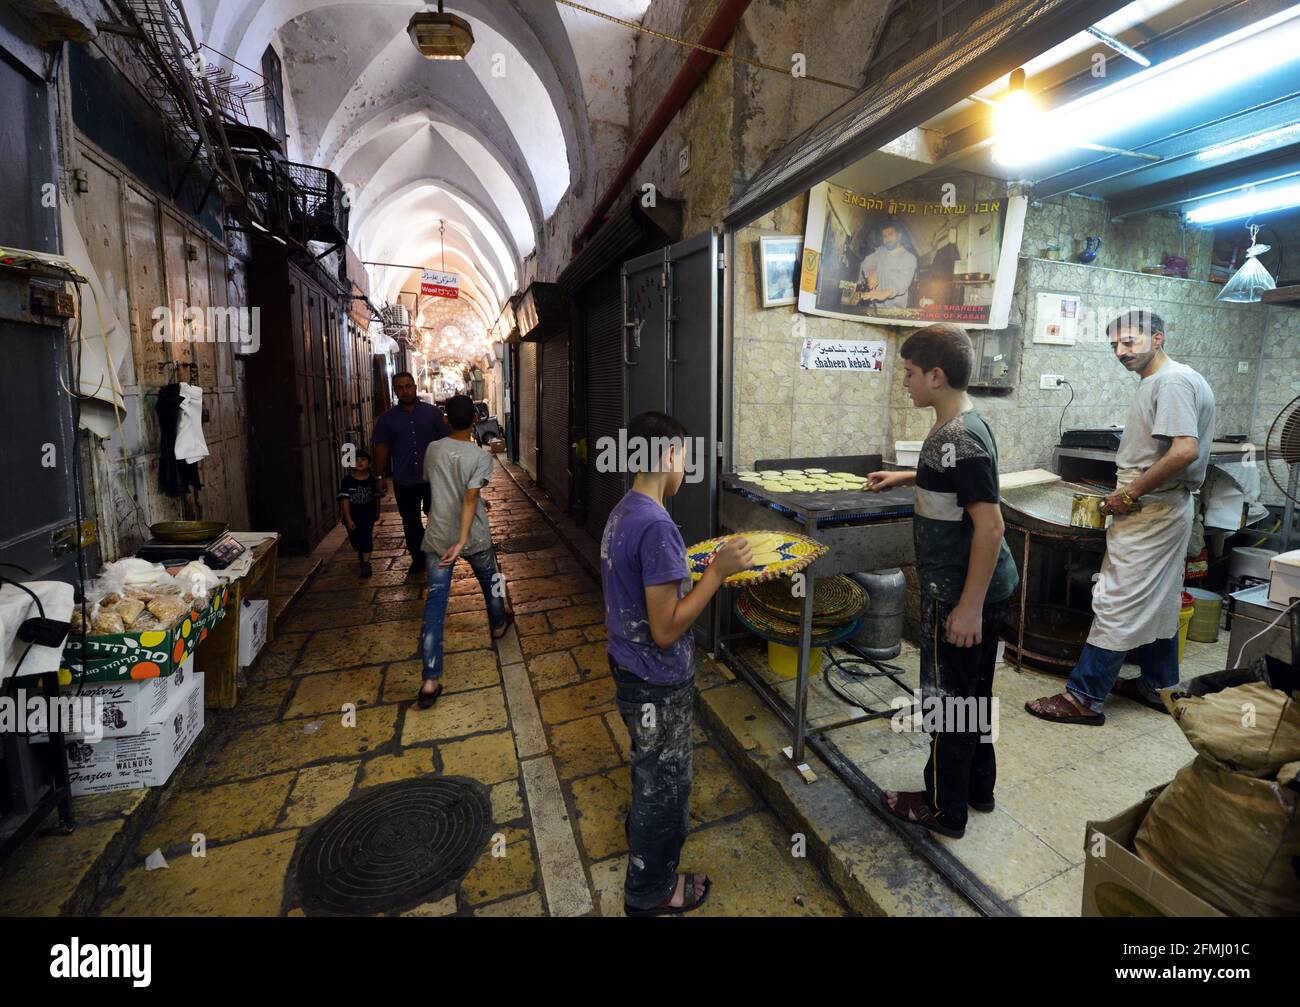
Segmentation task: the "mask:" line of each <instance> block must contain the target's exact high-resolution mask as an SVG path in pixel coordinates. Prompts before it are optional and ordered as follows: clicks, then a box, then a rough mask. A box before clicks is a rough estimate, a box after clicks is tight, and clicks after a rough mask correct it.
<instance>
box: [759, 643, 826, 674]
mask: <svg viewBox="0 0 1300 1007" xmlns="http://www.w3.org/2000/svg"><path fill="white" fill-rule="evenodd" d="M825 653H826V651H825V650H823V649H821V648H820V647H814V648H813V649H812V650H810V651H809V652H808V674H809V675H816V674H817V673H818V672H820V671H821V670H822V655H823V654H825ZM767 663H768V664H769V665H771V666H772V670H773V671H774V672H776V673H777V674H778V675H780V676H781V677H782V678H797V677H798V675H799V648H798V647H787V646H786V645H785V644H783V643H773V642H772V641H771V640H769V641H768V642H767Z"/></svg>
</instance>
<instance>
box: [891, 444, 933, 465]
mask: <svg viewBox="0 0 1300 1007" xmlns="http://www.w3.org/2000/svg"><path fill="white" fill-rule="evenodd" d="M924 443H925V441H894V460H895V461H896V462H898V464H899V465H902V466H905V467H906V468H910V469H914V468H916V463H917V462H918V461H920V459H921V445H923V444H924Z"/></svg>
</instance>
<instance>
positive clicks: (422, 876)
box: [297, 777, 492, 915]
mask: <svg viewBox="0 0 1300 1007" xmlns="http://www.w3.org/2000/svg"><path fill="white" fill-rule="evenodd" d="M491 822H492V811H491V804H490V802H489V800H488V796H487V791H486V790H485V788H484V787H483V786H482V785H481V784H478V783H475V782H474V781H472V780H462V779H452V778H444V777H427V778H421V779H417V780H402V781H400V782H398V783H390V784H387V785H385V786H382V787H377V788H375V789H374V790H372V791H369V792H367V793H365V794H363V795H362V796H360V797H356V798H353V799H352V800H350V801H347V802H346V803H345V804H343V805H341V806H340V807H339V808H338V809H336V810H335V811H334V812H333V813H332V814H330V816H329V817H328V818H326V819H325V820H324V821H323V822H321V824H320V826H319V827H318V828H317V829H316V830H315V831H314V832H313V833H312V835H311V838H310V839H308V840H307V841H306V844H305V845H303V846H301V847H300V855H299V857H298V872H297V874H298V887H299V890H300V892H301V895H302V908H303V911H304V912H306V913H308V914H328V915H373V914H375V913H382V912H388V911H390V910H394V909H407V908H410V907H412V906H416V905H419V904H420V903H422V902H427V901H429V899H430V897H432V896H433V894H434V893H435V892H437V891H438V890H439V889H441V888H444V887H446V886H447V885H448V884H449V883H452V882H458V881H460V879H461V878H463V877H464V876H465V875H466V874H467V873H468V872H469V869H470V868H471V867H472V866H473V865H474V861H475V860H476V859H478V856H479V854H480V853H481V852H482V851H483V849H484V847H485V846H486V844H487V837H488V833H489V831H490V829H491Z"/></svg>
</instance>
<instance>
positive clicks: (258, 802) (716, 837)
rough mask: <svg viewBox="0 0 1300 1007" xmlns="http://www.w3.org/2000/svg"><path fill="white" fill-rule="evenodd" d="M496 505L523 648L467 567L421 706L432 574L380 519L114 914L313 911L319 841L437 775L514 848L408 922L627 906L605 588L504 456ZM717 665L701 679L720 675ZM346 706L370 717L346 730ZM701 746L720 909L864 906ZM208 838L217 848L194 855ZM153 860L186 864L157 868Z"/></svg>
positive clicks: (482, 863)
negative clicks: (313, 857) (349, 809)
mask: <svg viewBox="0 0 1300 1007" xmlns="http://www.w3.org/2000/svg"><path fill="white" fill-rule="evenodd" d="M484 495H485V497H486V498H487V499H488V500H489V502H490V505H491V508H490V512H489V513H490V517H491V524H492V529H493V538H494V541H495V542H496V543H497V550H498V559H499V563H500V566H501V569H502V571H503V573H504V574H505V576H506V578H507V581H508V584H509V592H510V597H511V600H512V603H513V605H514V609H515V612H516V617H517V622H516V626H515V628H514V629H512V630H511V631H510V632H509V633H508V634H507V635H506V637H505V639H504V640H502V641H501V642H500V643H499V644H498V645H497V646H496V647H495V648H494V646H493V642H492V640H491V638H490V636H489V633H488V626H487V616H486V613H485V611H484V605H483V599H482V595H481V593H480V591H479V588H478V584H477V582H476V581H475V580H474V578H473V576H472V575H471V573H470V571H469V568H468V566H467V565H466V564H463V563H462V564H459V565H458V570H457V576H456V580H455V582H454V586H453V591H452V595H453V596H452V598H451V604H450V609H449V615H448V622H447V648H446V649H447V662H446V677H445V684H446V692H445V693H444V695H443V697H442V698H441V699H440V700H439V702H438V704H437V705H436V706H435V707H434V708H433V709H432V710H429V711H422V710H418V709H417V708H416V707H415V704H414V702H413V700H414V697H415V694H416V691H417V689H418V687H419V682H420V661H419V659H418V656H417V648H418V642H419V629H420V616H421V611H422V606H423V595H424V582H423V578H421V579H419V580H417V581H411V580H407V579H406V576H405V574H406V568H407V565H408V562H409V561H408V559H407V558H406V556H405V555H404V553H403V550H402V544H401V539H400V522H399V520H398V517H397V514H396V512H395V511H385V512H384V514H383V516H382V518H381V521H380V524H379V526H378V527H377V528H376V553H375V562H374V569H375V572H374V576H373V577H372V578H370V579H369V580H368V581H361V580H359V579H358V577H357V571H356V560H355V556H354V554H353V553H352V552H351V550H350V548H349V547H348V545H347V542H346V540H340V542H341V544H340V545H339V547H338V548H337V549H336V550H335V551H334V552H333V554H332V555H330V556H328V557H327V558H326V560H325V563H324V565H323V567H322V569H321V571H320V573H319V574H318V575H317V576H316V578H315V580H314V581H313V582H312V583H311V584H310V585H309V586H308V588H307V590H306V591H305V592H304V593H303V594H302V595H301V596H300V597H299V598H298V600H296V601H295V602H294V604H293V605H292V606H291V607H290V608H289V609H288V610H287V611H286V613H285V615H284V617H283V618H282V620H281V622H280V624H279V626H278V630H277V637H276V639H275V641H274V643H273V644H271V645H270V646H269V648H268V650H267V652H266V653H264V654H263V655H262V656H261V657H260V658H259V660H258V661H257V662H256V664H255V665H254V666H253V667H252V668H251V669H250V674H249V679H250V682H249V687H248V688H247V689H245V690H241V695H240V698H239V705H238V707H237V708H236V709H234V710H232V711H230V712H229V713H227V714H224V715H222V716H220V717H217V718H214V723H213V725H212V727H210V728H209V729H210V730H212V731H214V736H213V737H211V738H209V739H208V744H206V745H205V746H204V748H203V750H202V751H201V752H200V753H196V755H195V757H194V759H193V760H192V762H193V764H192V765H188V766H187V767H185V773H184V776H183V777H182V778H181V779H179V780H177V781H174V783H173V785H172V786H171V787H170V788H169V793H168V795H167V798H166V800H165V803H163V805H162V806H161V809H160V810H159V811H158V815H157V820H156V821H155V822H153V823H152V824H151V826H150V827H149V828H148V829H146V830H145V831H144V832H143V838H141V839H140V840H139V841H138V842H137V843H135V845H134V849H133V850H131V851H130V854H129V856H128V858H127V865H128V866H127V867H126V868H125V869H124V870H123V871H122V872H121V875H120V877H119V878H118V879H117V882H116V884H115V885H114V886H113V887H112V888H111V889H110V890H109V891H107V892H105V893H104V894H103V895H102V896H101V898H100V899H99V900H98V905H96V906H95V907H94V909H95V911H97V912H100V913H103V914H105V915H122V914H125V915H137V916H171V915H277V914H288V915H301V914H302V908H301V907H300V906H298V905H297V904H296V899H295V897H294V894H293V893H294V892H295V891H296V885H295V884H294V883H293V879H292V878H290V877H289V876H288V875H289V872H290V870H291V859H292V856H293V853H294V850H295V847H296V846H297V844H298V843H299V841H300V839H301V838H302V837H303V836H304V835H305V833H306V830H310V829H312V827H313V826H315V825H316V824H317V823H318V822H320V821H321V820H322V819H323V818H324V817H325V816H326V815H328V814H329V813H330V812H331V811H332V810H334V809H335V808H337V807H338V806H339V805H341V804H342V803H343V802H344V801H347V800H348V799H349V798H351V797H355V796H358V795H360V794H363V793H365V792H366V790H367V788H371V787H375V786H378V785H380V784H384V783H388V782H391V781H396V780H403V779H409V778H412V777H416V776H420V775H423V774H430V773H432V774H445V775H448V776H461V777H471V778H473V779H475V780H478V781H479V782H481V783H482V784H484V785H485V786H487V787H489V788H490V794H491V807H492V816H493V832H494V833H495V834H500V835H502V836H504V843H505V845H504V854H505V855H504V856H494V855H493V851H492V849H491V848H490V847H489V848H488V849H487V850H485V851H484V852H483V854H482V855H481V856H480V857H479V859H478V861H477V862H476V863H475V864H474V866H473V867H472V868H471V869H470V871H469V873H468V875H467V876H466V877H465V878H464V879H463V881H462V882H461V883H460V884H459V886H458V888H457V889H456V890H455V891H453V892H450V893H448V894H445V896H443V897H441V898H439V899H438V900H436V901H432V902H427V903H426V904H423V905H419V906H417V907H415V908H413V909H409V910H407V911H406V912H405V913H404V914H405V915H417V916H418V915H424V916H443V915H482V916H491V915H513V916H541V915H584V914H599V915H605V916H610V915H622V878H623V870H624V864H625V860H626V845H625V841H624V836H623V818H624V815H625V814H626V810H627V806H628V795H629V770H628V738H627V733H626V730H625V728H624V727H623V724H622V722H621V721H620V720H619V718H618V715H617V713H616V712H615V709H614V702H613V700H614V688H613V681H612V679H611V677H610V674H609V669H608V665H607V664H606V658H605V646H604V642H603V640H604V635H605V631H604V625H603V622H604V610H603V607H602V604H601V595H600V591H599V586H598V585H597V584H596V583H594V582H593V581H592V580H591V578H590V577H589V576H587V574H586V573H584V572H583V570H582V568H581V566H580V564H579V563H578V561H577V560H576V559H575V557H574V556H573V555H572V554H571V553H570V551H569V549H568V548H567V547H566V546H565V545H563V544H561V543H560V540H559V539H558V538H557V536H556V535H555V533H554V531H553V530H552V529H551V527H550V526H549V525H548V524H547V523H546V521H545V519H544V518H543V516H542V515H541V513H540V512H539V511H538V509H537V507H536V506H535V505H534V504H533V503H532V502H531V501H530V500H529V498H528V497H527V496H526V495H525V494H524V493H523V491H522V490H520V489H519V488H518V487H517V486H516V484H515V482H514V481H513V480H512V479H511V478H510V476H509V475H507V474H506V472H505V471H504V470H503V469H502V468H501V466H500V465H497V466H496V471H495V474H494V478H493V481H492V484H491V485H490V486H489V487H488V488H487V490H486V491H485V493H484ZM334 538H335V539H338V538H339V536H337V535H335V536H334ZM703 660H704V661H705V664H704V666H702V667H701V670H700V674H701V676H702V677H708V676H715V677H716V676H717V675H718V672H717V671H716V669H713V668H712V667H711V666H710V665H708V663H707V658H705V659H703ZM348 703H352V704H355V706H356V723H355V726H353V727H345V726H343V723H342V719H343V718H342V714H341V710H342V708H343V706H344V704H348ZM695 741H696V747H695V767H696V781H695V787H694V791H693V793H692V796H691V825H692V827H691V832H690V836H689V838H688V840H687V843H686V849H685V852H684V855H683V864H684V865H685V866H689V867H691V868H694V869H700V870H705V871H707V872H708V873H709V874H710V876H711V877H712V878H713V880H714V889H713V892H712V894H711V896H710V898H709V901H708V903H707V904H706V905H705V906H704V907H703V909H702V910H701V915H843V914H845V913H847V912H848V911H849V910H848V909H847V908H846V906H845V904H844V903H843V902H842V901H841V900H840V898H839V897H838V896H837V895H836V894H835V892H834V890H833V889H832V888H831V887H830V886H829V885H828V884H827V883H826V881H825V879H824V878H823V877H822V876H821V875H820V874H819V873H818V871H817V869H816V868H815V867H814V866H813V865H812V864H811V863H810V862H809V861H808V860H806V859H800V858H797V857H794V856H792V855H791V837H790V835H789V832H788V830H786V829H784V828H783V827H782V825H781V824H780V822H779V821H778V819H777V818H776V816H775V815H774V814H773V813H772V811H771V810H770V809H769V808H768V807H767V806H766V805H765V804H764V803H763V801H762V800H761V799H759V798H757V797H756V796H755V794H754V793H753V792H752V791H751V790H750V789H749V788H748V787H747V785H746V783H745V782H744V781H743V780H742V779H741V777H740V776H739V775H738V773H737V771H736V769H735V767H734V766H733V765H732V763H731V762H730V761H729V759H728V758H727V757H726V756H725V755H724V754H723V753H722V751H721V749H720V747H719V746H718V745H716V744H715V743H714V741H713V739H711V738H710V736H709V735H708V734H707V733H706V732H705V731H704V730H703V729H701V728H700V727H698V726H697V728H696V736H695ZM83 828H95V826H93V825H88V826H83ZM196 833H201V834H202V835H203V836H204V837H205V842H206V847H207V848H206V856H204V857H195V856H192V855H191V846H192V843H193V837H194V836H195V834H196ZM74 836H75V833H74ZM66 839H71V837H66ZM42 841H43V842H50V841H58V837H51V838H50V839H43V840H42ZM155 849H159V850H161V851H162V852H163V854H164V855H165V856H166V858H167V861H168V867H167V869H165V870H161V869H160V870H152V871H147V870H146V869H145V868H144V865H143V861H144V858H145V857H146V856H147V855H148V854H149V853H150V852H151V851H153V850H155ZM498 852H500V844H499V843H498ZM18 882H19V879H18V878H10V879H7V881H6V887H7V886H10V885H13V884H15V883H18ZM396 914H397V913H396V911H395V912H394V915H396Z"/></svg>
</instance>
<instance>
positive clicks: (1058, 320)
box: [1034, 293, 1080, 346]
mask: <svg viewBox="0 0 1300 1007" xmlns="http://www.w3.org/2000/svg"><path fill="white" fill-rule="evenodd" d="M1079 312H1080V307H1079V298H1077V297H1075V296H1073V295H1072V294H1052V293H1040V294H1039V295H1038V311H1037V314H1036V315H1035V318H1036V320H1037V324H1036V325H1035V327H1034V342H1036V343H1051V344H1054V345H1057V346H1073V345H1074V342H1075V337H1076V335H1077V334H1078V330H1079Z"/></svg>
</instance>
